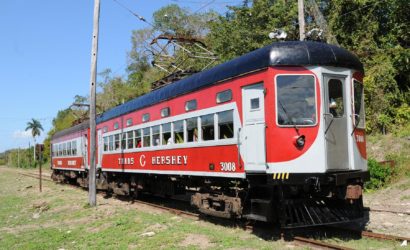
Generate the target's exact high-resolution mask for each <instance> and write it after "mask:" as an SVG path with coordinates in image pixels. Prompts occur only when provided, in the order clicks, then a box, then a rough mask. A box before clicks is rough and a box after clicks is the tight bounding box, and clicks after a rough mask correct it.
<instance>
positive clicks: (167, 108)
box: [161, 107, 171, 117]
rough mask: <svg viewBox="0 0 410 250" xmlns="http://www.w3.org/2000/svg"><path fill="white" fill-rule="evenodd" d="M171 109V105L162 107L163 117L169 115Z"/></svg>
mask: <svg viewBox="0 0 410 250" xmlns="http://www.w3.org/2000/svg"><path fill="white" fill-rule="evenodd" d="M170 113H171V112H170V109H169V107H166V108H163V109H161V117H168V116H169V115H170Z"/></svg>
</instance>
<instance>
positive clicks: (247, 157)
mask: <svg viewBox="0 0 410 250" xmlns="http://www.w3.org/2000/svg"><path fill="white" fill-rule="evenodd" d="M242 110H243V128H242V131H241V133H240V142H241V143H240V151H241V154H242V157H243V159H244V163H245V171H247V172H265V171H266V148H265V145H266V143H265V94H264V87H263V84H262V83H260V84H255V85H251V86H247V87H244V88H243V89H242Z"/></svg>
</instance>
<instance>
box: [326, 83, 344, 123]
mask: <svg viewBox="0 0 410 250" xmlns="http://www.w3.org/2000/svg"><path fill="white" fill-rule="evenodd" d="M328 85H329V113H331V114H332V115H333V117H336V118H337V117H342V116H343V115H344V105H343V84H342V81H340V80H339V79H330V80H329V82H328Z"/></svg>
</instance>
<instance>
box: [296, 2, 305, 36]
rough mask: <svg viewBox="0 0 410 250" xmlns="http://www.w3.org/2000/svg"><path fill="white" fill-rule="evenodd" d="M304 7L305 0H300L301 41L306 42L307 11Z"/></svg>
mask: <svg viewBox="0 0 410 250" xmlns="http://www.w3.org/2000/svg"><path fill="white" fill-rule="evenodd" d="M304 9H305V8H304V6H303V0H298V13H299V15H298V16H299V40H300V41H304V40H305V10H304Z"/></svg>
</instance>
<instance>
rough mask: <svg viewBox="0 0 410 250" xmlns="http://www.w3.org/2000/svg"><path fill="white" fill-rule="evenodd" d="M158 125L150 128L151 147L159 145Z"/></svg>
mask: <svg viewBox="0 0 410 250" xmlns="http://www.w3.org/2000/svg"><path fill="white" fill-rule="evenodd" d="M159 138H160V134H159V125H158V126H154V127H152V145H153V146H158V145H159Z"/></svg>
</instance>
